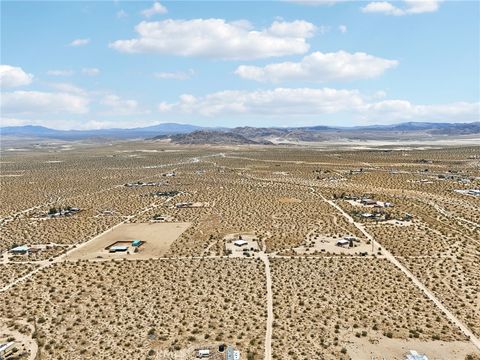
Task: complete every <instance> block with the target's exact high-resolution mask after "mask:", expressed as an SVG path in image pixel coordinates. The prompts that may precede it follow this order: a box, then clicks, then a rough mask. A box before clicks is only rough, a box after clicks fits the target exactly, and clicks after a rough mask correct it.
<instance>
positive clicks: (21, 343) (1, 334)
mask: <svg viewBox="0 0 480 360" xmlns="http://www.w3.org/2000/svg"><path fill="white" fill-rule="evenodd" d="M1 321H2V320H1V319H0V343H3V342H7V339H8V338H10V337H13V338H15V340H14V341H15V347H16V348H17V349H18V350H19V351H20V352H23V351H27V352H28V353H29V356H28V357H25V359H27V360H34V359H35V358H36V356H37V352H38V345H37V343H36V341H35V340H34V339H32V338H31V337H30V336H28V335H26V334H22V333H21V332H19V331H17V330H13V329H10V328H8V327H7V326H6V325H2V324H1ZM18 323H19V324H20V323H21V324H23V325H28V324H27V323H26V322H24V321H19V322H18Z"/></svg>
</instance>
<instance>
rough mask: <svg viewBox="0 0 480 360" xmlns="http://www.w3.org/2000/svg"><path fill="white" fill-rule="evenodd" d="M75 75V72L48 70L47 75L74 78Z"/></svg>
mask: <svg viewBox="0 0 480 360" xmlns="http://www.w3.org/2000/svg"><path fill="white" fill-rule="evenodd" d="M73 74H74V72H73V70H70V69H65V70H48V71H47V75H49V76H72V75H73Z"/></svg>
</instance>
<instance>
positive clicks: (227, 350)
mask: <svg viewBox="0 0 480 360" xmlns="http://www.w3.org/2000/svg"><path fill="white" fill-rule="evenodd" d="M218 355H222V358H223V356H224V358H225V359H226V360H240V359H241V357H240V351H239V350H236V349H235V348H233V347H232V346H226V345H224V344H221V345H219V346H218V350H217V348H211V347H209V348H202V349H197V350H195V357H196V358H197V359H208V358H210V357H215V356H216V357H215V358H216V359H218Z"/></svg>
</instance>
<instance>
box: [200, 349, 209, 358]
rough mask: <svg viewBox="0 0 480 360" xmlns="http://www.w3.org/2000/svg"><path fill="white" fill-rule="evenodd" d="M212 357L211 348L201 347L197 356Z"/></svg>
mask: <svg viewBox="0 0 480 360" xmlns="http://www.w3.org/2000/svg"><path fill="white" fill-rule="evenodd" d="M208 357H210V350H208V349H200V350H198V351H197V358H200V359H202V358H208Z"/></svg>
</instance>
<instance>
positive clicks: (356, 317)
mask: <svg viewBox="0 0 480 360" xmlns="http://www.w3.org/2000/svg"><path fill="white" fill-rule="evenodd" d="M1 166H2V168H1V172H2V175H4V176H2V177H0V203H1V204H2V206H1V207H0V252H1V256H0V329H1V331H0V332H1V333H0V341H2V342H3V341H13V342H14V344H15V345H14V346H15V349H16V351H15V353H14V357H12V359H13V358H15V359H32V360H33V359H36V360H47V359H48V360H50V359H53V360H57V359H58V360H60V359H62V360H67V359H68V360H70V359H79V360H80V359H81V360H83V359H95V360H97V359H105V360H106V359H108V360H111V359H139V360H140V359H142V360H145V359H148V360H153V359H162V360H163V359H165V360H172V359H175V360H181V359H185V360H191V359H195V358H196V354H197V352H196V351H197V350H200V349H210V350H211V351H212V353H211V354H212V356H211V359H214V360H220V359H225V351H224V352H219V350H218V349H219V346H220V348H221V345H225V346H226V347H230V348H232V349H235V350H237V351H239V352H240V359H241V360H273V359H276V360H280V359H281V360H303V359H305V360H312V359H315V360H316V359H320V360H347V359H353V360H357V359H368V360H372V359H375V360H380V359H389V360H393V359H402V360H403V359H405V358H406V356H407V353H408V352H409V351H410V350H415V351H417V352H419V353H420V354H424V355H426V356H428V359H430V360H432V359H436V360H478V359H480V340H479V337H480V321H479V319H480V266H479V264H480V198H479V197H478V196H477V195H476V194H477V192H476V190H478V189H479V188H480V147H478V146H460V145H455V146H443V147H442V146H433V145H432V146H431V147H423V148H417V147H415V145H409V146H408V147H402V146H400V145H399V144H398V143H397V144H396V145H395V146H394V147H389V146H386V145H382V146H377V147H376V146H373V145H372V146H371V147H368V148H367V147H366V148H364V149H360V148H349V147H348V146H346V145H344V146H341V147H335V146H330V147H327V146H323V147H315V146H311V147H299V146H281V145H279V146H263V145H262V146H260V145H252V146H247V145H244V146H200V145H198V146H181V145H174V144H166V143H162V142H156V141H138V142H137V141H123V142H122V141H119V142H112V143H110V144H108V145H103V144H102V145H99V144H94V143H72V144H71V145H70V146H69V147H68V148H64V147H62V146H61V145H57V144H55V143H52V144H48V146H47V145H45V144H43V145H42V146H40V145H39V146H35V147H30V148H29V147H28V146H25V147H22V148H21V150H18V151H16V150H15V149H14V148H13V149H12V150H11V151H8V152H6V153H5V154H2V163H1ZM10 175H12V176H10ZM13 175H21V176H13ZM52 179H55V181H52ZM181 203H203V204H207V203H208V206H202V207H189V206H187V207H182V206H181ZM71 208H76V209H78V211H75V212H73V213H67V214H65V212H63V213H62V209H71ZM59 209H60V211H59ZM54 210H55V211H54ZM51 212H54V213H55V214H56V215H55V216H49V213H51ZM162 221H163V222H162ZM240 237H242V238H243V239H244V240H245V242H240V243H237V244H235V243H234V241H236V240H239V238H240ZM133 240H140V241H143V242H144V243H143V245H141V246H140V248H139V251H138V252H134V248H133V247H132V246H131V242H132V241H133ZM115 243H117V245H124V244H125V245H127V246H128V254H127V253H126V252H118V253H109V252H108V250H106V248H108V247H109V246H111V245H113V244H115ZM22 245H25V246H26V248H28V251H26V252H25V253H22V251H20V253H14V252H12V249H14V248H15V247H18V246H22ZM20 249H22V248H20ZM115 259H117V260H121V261H115Z"/></svg>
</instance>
